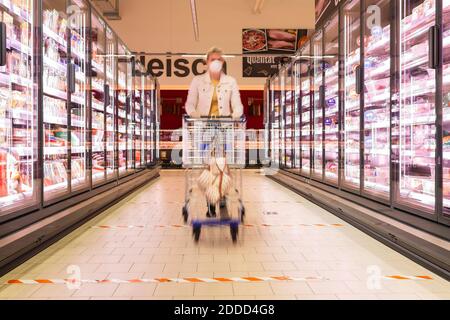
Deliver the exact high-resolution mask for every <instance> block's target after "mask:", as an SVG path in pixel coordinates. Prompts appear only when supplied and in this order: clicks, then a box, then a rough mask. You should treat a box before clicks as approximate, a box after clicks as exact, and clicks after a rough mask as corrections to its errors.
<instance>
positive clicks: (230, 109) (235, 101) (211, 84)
mask: <svg viewBox="0 0 450 320" xmlns="http://www.w3.org/2000/svg"><path fill="white" fill-rule="evenodd" d="M224 62H225V60H224V58H223V52H222V50H221V49H219V48H216V47H213V48H211V49H209V50H208V52H207V53H206V65H207V67H208V71H207V72H206V73H205V74H202V75H199V76H196V77H194V79H193V80H192V83H191V86H190V88H189V93H188V97H187V101H186V105H185V108H186V112H187V114H188V115H189V116H190V117H193V118H200V117H232V118H234V119H238V118H240V117H241V116H242V113H243V110H244V107H243V105H242V102H241V95H240V94H239V87H238V85H237V83H236V80H235V79H234V78H233V77H230V76H228V75H226V74H225V73H224V72H223V64H224ZM206 216H207V217H215V216H216V204H213V203H208V212H207V213H206Z"/></svg>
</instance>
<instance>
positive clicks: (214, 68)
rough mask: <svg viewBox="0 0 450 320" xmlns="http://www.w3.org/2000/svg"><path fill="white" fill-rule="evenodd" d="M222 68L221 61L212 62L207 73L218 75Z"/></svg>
mask: <svg viewBox="0 0 450 320" xmlns="http://www.w3.org/2000/svg"><path fill="white" fill-rule="evenodd" d="M222 67H223V63H222V61H220V60H214V61H213V62H211V63H210V65H209V71H211V72H212V73H219V72H220V71H222Z"/></svg>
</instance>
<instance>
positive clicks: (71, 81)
mask: <svg viewBox="0 0 450 320" xmlns="http://www.w3.org/2000/svg"><path fill="white" fill-rule="evenodd" d="M75 75H76V70H75V65H74V64H73V63H70V64H69V90H70V93H75V89H76V88H75Z"/></svg>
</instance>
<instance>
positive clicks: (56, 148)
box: [42, 0, 69, 201]
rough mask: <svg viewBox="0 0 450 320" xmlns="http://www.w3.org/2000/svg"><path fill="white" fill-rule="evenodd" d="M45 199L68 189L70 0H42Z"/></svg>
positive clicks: (66, 192) (57, 195) (64, 193)
mask: <svg viewBox="0 0 450 320" xmlns="http://www.w3.org/2000/svg"><path fill="white" fill-rule="evenodd" d="M42 4H43V9H42V10H43V12H42V20H43V21H42V22H43V28H42V31H43V32H42V33H43V47H42V51H43V52H42V53H43V62H44V68H43V95H44V96H43V130H44V142H43V144H44V162H43V174H44V181H43V184H44V201H48V200H52V199H55V198H57V197H60V196H62V195H67V194H68V192H69V121H68V110H67V109H68V105H69V102H68V99H69V86H68V81H67V80H68V78H69V71H68V70H69V66H68V61H67V60H68V56H69V46H68V40H69V30H68V28H67V22H68V21H67V20H68V16H67V1H66V0H46V1H43V3H42Z"/></svg>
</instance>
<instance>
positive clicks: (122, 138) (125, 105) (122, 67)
mask: <svg viewBox="0 0 450 320" xmlns="http://www.w3.org/2000/svg"><path fill="white" fill-rule="evenodd" d="M118 53H119V58H118V67H117V84H116V87H115V89H116V90H115V91H116V109H117V111H116V112H117V113H116V114H117V119H116V121H117V124H116V127H117V148H118V155H117V161H118V162H117V165H118V171H119V176H123V175H124V174H126V173H127V141H128V135H127V130H128V129H127V117H128V110H129V103H130V101H129V97H128V86H127V83H128V80H127V79H128V78H127V76H128V58H127V57H126V49H125V47H124V46H123V45H121V44H119V46H118Z"/></svg>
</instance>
